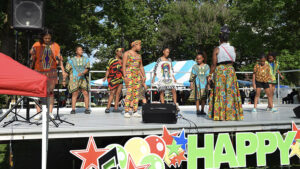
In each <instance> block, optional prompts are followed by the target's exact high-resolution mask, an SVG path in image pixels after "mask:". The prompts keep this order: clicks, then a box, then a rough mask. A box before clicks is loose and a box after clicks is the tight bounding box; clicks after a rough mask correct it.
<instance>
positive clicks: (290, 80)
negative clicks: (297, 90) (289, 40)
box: [276, 50, 300, 86]
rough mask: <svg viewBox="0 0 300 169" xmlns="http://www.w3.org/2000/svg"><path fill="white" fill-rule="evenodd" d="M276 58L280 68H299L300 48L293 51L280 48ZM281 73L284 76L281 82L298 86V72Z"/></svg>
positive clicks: (299, 79)
mask: <svg viewBox="0 0 300 169" xmlns="http://www.w3.org/2000/svg"><path fill="white" fill-rule="evenodd" d="M276 59H277V61H278V62H279V64H280V67H279V69H280V70H295V69H300V50H297V51H296V52H295V53H291V52H289V51H288V50H282V51H281V53H280V55H279V56H277V57H276ZM283 75H284V76H285V79H284V81H283V84H287V85H295V86H300V72H293V73H283Z"/></svg>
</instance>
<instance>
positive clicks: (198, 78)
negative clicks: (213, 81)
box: [190, 52, 210, 115]
mask: <svg viewBox="0 0 300 169" xmlns="http://www.w3.org/2000/svg"><path fill="white" fill-rule="evenodd" d="M196 62H197V64H195V65H194V66H193V68H192V72H191V76H190V87H191V89H192V91H191V96H190V98H191V99H192V100H195V101H196V109H197V112H196V113H197V115H206V113H205V112H204V106H205V102H206V98H207V97H206V96H207V76H208V75H209V72H210V68H209V66H208V65H207V64H206V54H205V53H204V52H200V53H198V54H197V56H196ZM200 102H201V111H200V110H199V104H200Z"/></svg>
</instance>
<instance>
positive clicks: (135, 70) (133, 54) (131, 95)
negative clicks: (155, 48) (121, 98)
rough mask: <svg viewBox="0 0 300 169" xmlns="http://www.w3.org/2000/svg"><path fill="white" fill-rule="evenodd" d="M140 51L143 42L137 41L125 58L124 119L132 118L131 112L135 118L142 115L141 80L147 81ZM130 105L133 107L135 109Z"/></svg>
mask: <svg viewBox="0 0 300 169" xmlns="http://www.w3.org/2000/svg"><path fill="white" fill-rule="evenodd" d="M140 50H141V41H140V40H136V41H134V42H132V43H131V49H130V50H128V51H126V52H125V53H124V56H123V75H124V80H125V85H126V88H127V93H126V98H125V114H124V117H126V118H129V117H131V114H130V111H133V116H134V117H141V115H140V114H139V113H138V112H137V109H138V102H139V91H140V87H141V79H142V80H143V81H145V80H146V79H145V77H146V76H145V71H144V66H143V62H142V56H141V55H140V54H138V53H137V52H139V51H140ZM131 102H132V103H131ZM130 105H133V107H131V106H130Z"/></svg>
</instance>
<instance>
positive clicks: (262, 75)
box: [252, 55, 276, 113]
mask: <svg viewBox="0 0 300 169" xmlns="http://www.w3.org/2000/svg"><path fill="white" fill-rule="evenodd" d="M271 79H272V77H271V74H270V65H269V64H268V63H267V62H266V56H265V55H262V56H261V57H260V60H259V62H258V63H257V64H256V65H255V66H254V70H253V79H252V83H253V88H254V90H256V93H255V98H254V108H253V110H252V113H256V112H257V110H256V107H257V102H258V99H259V97H260V92H261V88H264V90H265V92H266V94H267V97H268V104H269V105H273V104H272V103H270V102H272V99H271V98H270V97H271V95H270V88H269V83H268V82H269V81H270V80H271ZM271 108H272V107H271ZM272 112H276V109H274V108H272Z"/></svg>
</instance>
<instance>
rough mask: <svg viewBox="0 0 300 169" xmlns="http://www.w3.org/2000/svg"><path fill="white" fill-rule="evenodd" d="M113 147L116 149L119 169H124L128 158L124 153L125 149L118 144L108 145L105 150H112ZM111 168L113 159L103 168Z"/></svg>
mask: <svg viewBox="0 0 300 169" xmlns="http://www.w3.org/2000/svg"><path fill="white" fill-rule="evenodd" d="M114 147H116V148H117V153H118V160H119V165H120V167H121V169H125V168H126V164H127V158H128V157H127V153H126V151H125V149H124V148H123V146H121V145H119V144H110V145H108V146H106V147H105V148H106V149H113V148H114ZM112 167H115V162H114V160H113V159H112V160H111V161H109V162H108V163H107V164H106V165H104V167H103V168H104V169H110V168H112Z"/></svg>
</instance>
